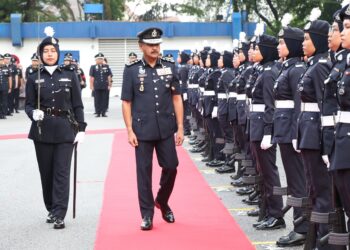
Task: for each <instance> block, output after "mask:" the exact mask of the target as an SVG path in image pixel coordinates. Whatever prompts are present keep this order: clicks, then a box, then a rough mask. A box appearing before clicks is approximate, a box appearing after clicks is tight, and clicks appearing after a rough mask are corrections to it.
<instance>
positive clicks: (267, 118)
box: [249, 62, 283, 218]
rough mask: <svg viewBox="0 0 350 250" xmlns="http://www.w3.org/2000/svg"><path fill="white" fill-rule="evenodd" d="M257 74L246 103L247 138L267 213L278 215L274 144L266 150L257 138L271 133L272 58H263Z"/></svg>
mask: <svg viewBox="0 0 350 250" xmlns="http://www.w3.org/2000/svg"><path fill="white" fill-rule="evenodd" d="M258 72H259V75H258V77H257V79H256V81H255V83H254V85H253V88H252V102H251V105H250V114H249V117H250V141H251V143H252V151H253V154H254V156H255V158H256V162H257V168H258V170H259V172H260V173H262V175H263V182H264V189H265V190H264V197H262V198H263V199H265V201H266V207H267V211H266V212H267V216H272V217H274V218H281V217H282V206H283V201H282V197H280V196H274V195H273V187H274V186H277V187H280V186H281V183H280V178H279V173H278V169H277V166H276V145H275V144H274V145H273V146H271V147H270V148H269V149H267V150H263V149H261V146H260V144H261V141H262V140H263V137H264V136H265V135H266V136H268V135H271V134H272V127H273V114H274V108H275V106H274V98H273V86H274V82H275V80H276V78H277V76H278V69H277V67H276V66H275V62H267V63H265V64H263V65H261V67H259V70H258Z"/></svg>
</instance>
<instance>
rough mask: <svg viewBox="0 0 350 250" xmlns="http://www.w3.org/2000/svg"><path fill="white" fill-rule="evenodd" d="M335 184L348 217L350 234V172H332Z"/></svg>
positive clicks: (345, 170) (346, 170) (343, 170)
mask: <svg viewBox="0 0 350 250" xmlns="http://www.w3.org/2000/svg"><path fill="white" fill-rule="evenodd" d="M332 175H333V183H334V185H335V188H336V190H337V193H338V196H339V198H340V202H341V205H342V206H343V208H344V212H345V214H346V216H347V217H348V221H347V225H348V232H349V231H350V219H349V218H350V170H349V169H342V170H335V171H332Z"/></svg>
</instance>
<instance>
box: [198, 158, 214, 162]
mask: <svg viewBox="0 0 350 250" xmlns="http://www.w3.org/2000/svg"><path fill="white" fill-rule="evenodd" d="M212 160H213V159H212V158H211V157H205V158H203V159H202V160H201V161H202V162H211V161H212Z"/></svg>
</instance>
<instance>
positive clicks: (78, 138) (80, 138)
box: [73, 132, 85, 145]
mask: <svg viewBox="0 0 350 250" xmlns="http://www.w3.org/2000/svg"><path fill="white" fill-rule="evenodd" d="M84 138H85V132H78V134H77V135H76V136H75V139H74V142H73V144H75V143H78V145H79V144H80V143H83V142H84Z"/></svg>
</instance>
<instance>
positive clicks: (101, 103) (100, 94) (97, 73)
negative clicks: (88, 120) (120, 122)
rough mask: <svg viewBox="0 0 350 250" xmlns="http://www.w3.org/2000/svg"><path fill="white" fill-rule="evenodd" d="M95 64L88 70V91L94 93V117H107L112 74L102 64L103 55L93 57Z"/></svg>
mask: <svg viewBox="0 0 350 250" xmlns="http://www.w3.org/2000/svg"><path fill="white" fill-rule="evenodd" d="M95 60H96V64H95V65H91V68H90V89H91V90H92V91H94V97H95V110H96V117H100V116H101V115H102V117H107V115H106V112H107V109H108V95H109V90H110V89H111V87H112V73H111V70H110V68H109V67H108V65H106V64H105V65H104V64H103V60H104V55H103V54H102V53H98V54H97V55H95Z"/></svg>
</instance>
